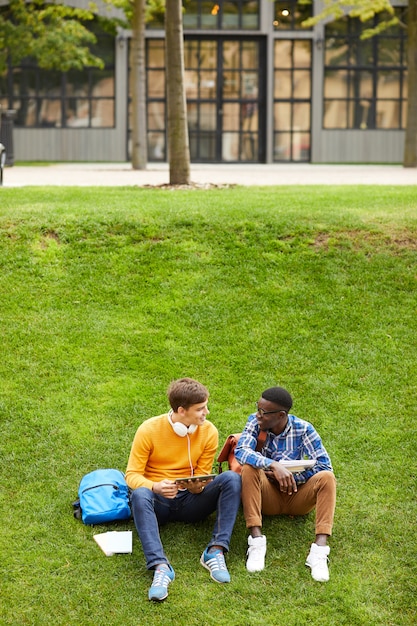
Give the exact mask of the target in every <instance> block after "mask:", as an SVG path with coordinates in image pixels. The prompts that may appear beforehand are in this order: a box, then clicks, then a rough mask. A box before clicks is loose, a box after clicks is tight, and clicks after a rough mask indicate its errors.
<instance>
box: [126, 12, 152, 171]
mask: <svg viewBox="0 0 417 626" xmlns="http://www.w3.org/2000/svg"><path fill="white" fill-rule="evenodd" d="M145 4H146V0H134V4H133V17H132V40H131V48H130V93H131V94H132V155H131V158H132V168H133V169H134V170H145V169H146V165H147V161H148V136H147V123H146V68H145Z"/></svg>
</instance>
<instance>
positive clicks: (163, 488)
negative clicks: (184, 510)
mask: <svg viewBox="0 0 417 626" xmlns="http://www.w3.org/2000/svg"><path fill="white" fill-rule="evenodd" d="M152 491H153V492H154V493H156V494H157V495H158V496H164V498H171V499H172V498H175V496H176V495H177V493H178V485H176V484H175V483H174V482H173V481H172V480H167V479H164V480H161V481H160V482H159V483H154V484H153V487H152Z"/></svg>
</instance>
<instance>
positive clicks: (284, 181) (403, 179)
mask: <svg viewBox="0 0 417 626" xmlns="http://www.w3.org/2000/svg"><path fill="white" fill-rule="evenodd" d="M191 181H192V183H193V184H195V185H197V186H201V187H204V186H209V185H417V169H414V168H404V167H402V166H401V165H312V164H310V163H302V164H295V163H291V164H272V165H261V164H251V165H248V164H244V165H242V164H230V165H229V164H221V165H218V164H203V165H201V164H193V165H192V166H191ZM168 183H169V168H168V165H167V164H166V163H159V164H156V163H151V164H149V165H148V168H147V169H146V170H141V171H134V170H132V168H131V166H130V164H129V163H59V164H53V165H45V166H37V165H34V166H14V167H7V168H5V170H4V181H3V185H4V187H25V186H28V185H30V186H32V185H35V186H38V185H58V186H67V185H68V186H80V187H94V186H98V187H105V186H138V187H143V186H147V185H150V186H159V185H168Z"/></svg>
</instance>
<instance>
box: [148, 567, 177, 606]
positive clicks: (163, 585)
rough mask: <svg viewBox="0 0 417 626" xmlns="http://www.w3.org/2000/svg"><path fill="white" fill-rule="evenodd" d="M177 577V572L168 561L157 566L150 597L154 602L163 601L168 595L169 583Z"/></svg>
mask: <svg viewBox="0 0 417 626" xmlns="http://www.w3.org/2000/svg"><path fill="white" fill-rule="evenodd" d="M174 578H175V572H174V570H173V569H172V567H171V566H170V565H168V563H161V564H160V565H157V566H156V569H155V573H154V575H153V581H152V586H151V588H150V589H149V593H148V598H149V600H154V602H162V600H165V598H167V597H168V585H169V583H170V582H172V581H173V580H174Z"/></svg>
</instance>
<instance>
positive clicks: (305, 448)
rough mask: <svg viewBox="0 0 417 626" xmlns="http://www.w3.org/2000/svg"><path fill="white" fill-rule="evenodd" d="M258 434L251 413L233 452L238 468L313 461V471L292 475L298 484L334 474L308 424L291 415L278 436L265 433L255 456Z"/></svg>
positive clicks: (325, 452)
mask: <svg viewBox="0 0 417 626" xmlns="http://www.w3.org/2000/svg"><path fill="white" fill-rule="evenodd" d="M259 432H260V429H259V426H258V422H257V420H256V415H255V413H253V414H252V415H250V416H249V418H248V421H247V422H246V426H245V429H244V431H243V433H242V435H241V437H240V439H239V442H238V444H237V446H236V448H235V457H236V459H237V460H238V461H239V463H240V464H241V465H244V464H248V465H252V466H253V467H259V468H260V469H267V468H268V467H270V465H272V463H273V461H281V460H284V461H291V460H298V459H305V458H308V459H316V464H315V465H314V467H312V468H311V469H307V470H305V471H304V472H296V473H295V474H294V478H295V482H296V483H297V484H302V483H305V482H306V481H307V480H308V479H309V478H311V476H313V475H314V474H317V472H321V471H323V470H330V471H333V468H332V463H331V461H330V457H329V455H328V454H327V451H326V449H325V447H324V446H323V444H322V441H321V438H320V435H319V434H318V432H317V431H316V430H315V428H314V426H313V425H312V424H310V422H306V421H305V420H302V419H299V418H298V417H296V416H295V415H291V413H290V414H289V415H288V423H287V425H286V427H285V430H284V431H283V432H282V433H281V434H280V435H274V433H272V432H271V431H269V430H268V431H267V437H266V441H265V443H264V445H263V447H262V450H261V451H260V452H256V451H255V448H256V444H257V440H258V435H259Z"/></svg>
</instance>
